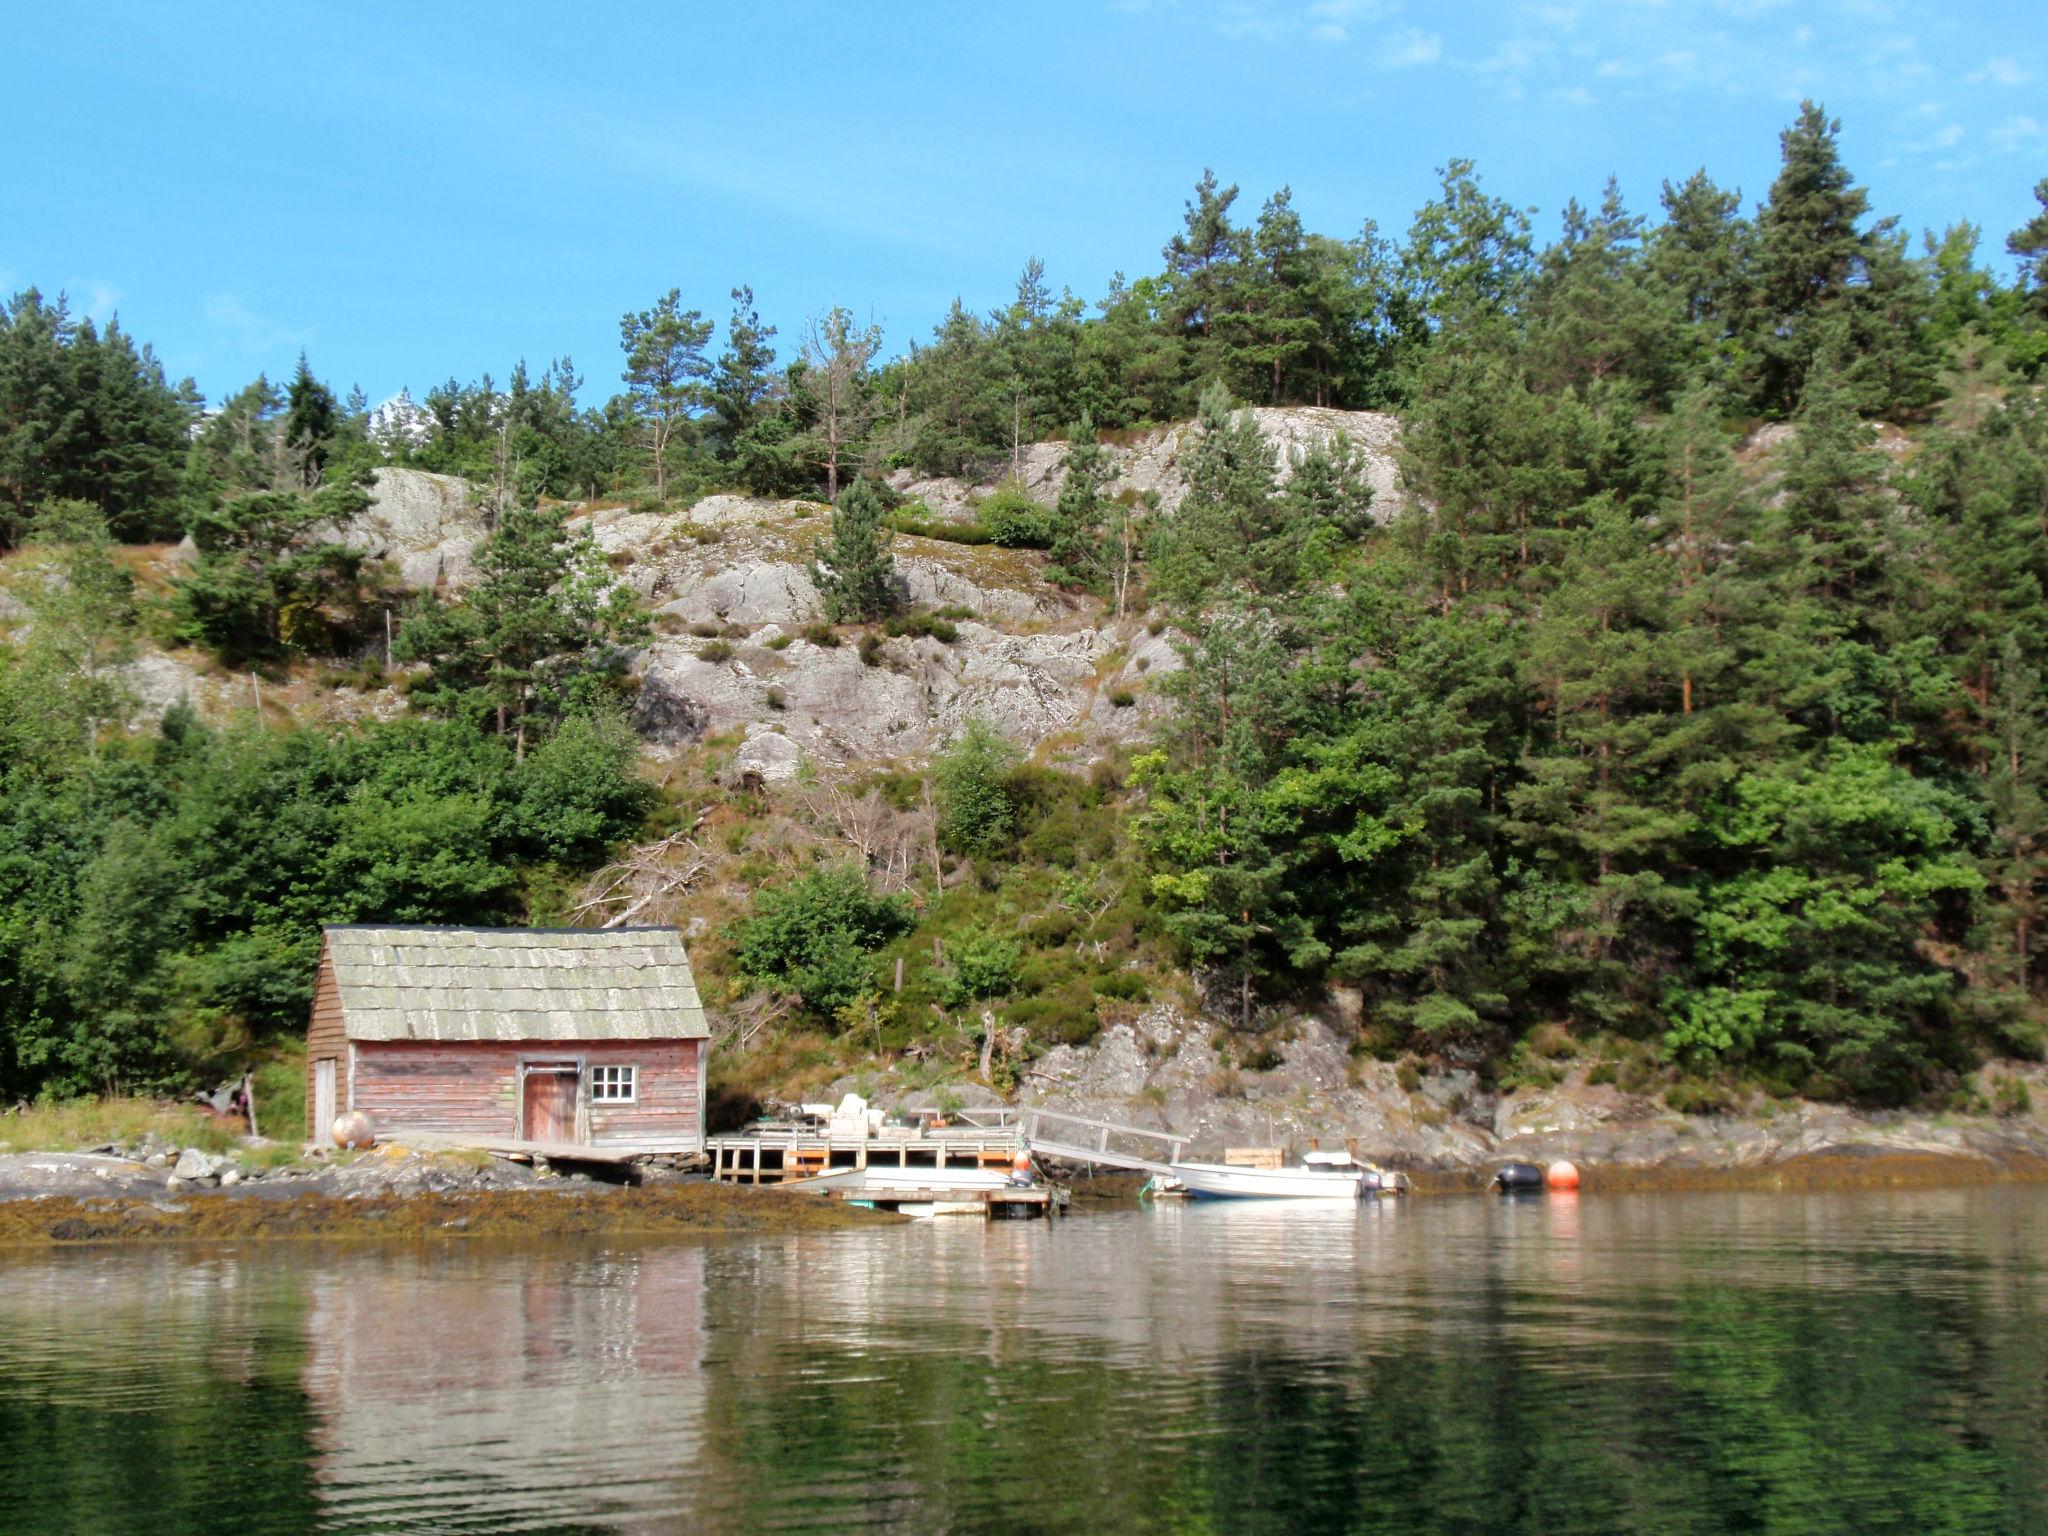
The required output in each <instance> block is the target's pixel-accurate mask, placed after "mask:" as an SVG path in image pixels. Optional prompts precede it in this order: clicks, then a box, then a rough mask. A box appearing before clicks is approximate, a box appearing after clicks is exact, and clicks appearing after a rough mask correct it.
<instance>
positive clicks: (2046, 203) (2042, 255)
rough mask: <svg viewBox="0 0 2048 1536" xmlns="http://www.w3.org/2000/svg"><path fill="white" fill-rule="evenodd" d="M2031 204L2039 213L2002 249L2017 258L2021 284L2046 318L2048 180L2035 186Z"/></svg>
mask: <svg viewBox="0 0 2048 1536" xmlns="http://www.w3.org/2000/svg"><path fill="white" fill-rule="evenodd" d="M2034 201H2035V202H2037V203H2039V204H2040V205H2041V211H2040V212H2039V213H2037V214H2035V215H2034V216H2033V217H2032V218H2031V219H2029V220H2027V222H2026V223H2024V224H2022V225H2021V226H2020V227H2019V228H2018V229H2016V230H2014V231H2013V232H2012V233H2011V234H2009V235H2007V236H2006V237H2005V248H2006V250H2007V251H2008V252H2009V253H2010V254H2012V255H2014V256H2017V257H2018V258H2019V262H2020V283H2021V285H2022V286H2023V287H2025V288H2026V290H2027V292H2028V294H2029V295H2030V296H2031V298H2032V301H2033V303H2034V305H2035V307H2036V308H2037V309H2038V310H2040V311H2042V312H2043V313H2044V314H2048V176H2044V177H2042V178H2041V179H2040V180H2039V181H2037V182H2036V183H2034Z"/></svg>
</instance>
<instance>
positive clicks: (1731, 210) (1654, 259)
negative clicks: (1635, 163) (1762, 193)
mask: <svg viewBox="0 0 2048 1536" xmlns="http://www.w3.org/2000/svg"><path fill="white" fill-rule="evenodd" d="M1663 203H1664V222H1663V223H1662V224H1661V225H1659V226H1658V228H1657V232H1656V234H1655V235H1654V236H1652V238H1651V241H1650V270H1651V272H1652V273H1654V274H1655V276H1656V278H1657V280H1658V282H1660V283H1661V284H1662V285H1663V286H1664V288H1665V290H1666V291H1667V292H1668V293H1670V294H1671V296H1672V297H1673V298H1674V299H1675V300H1676V301H1677V305H1678V310H1679V316H1680V318H1681V319H1682V320H1683V321H1684V322H1685V323H1686V324H1687V325H1689V326H1694V327H1698V328H1699V329H1701V330H1702V331H1704V332H1705V333H1706V336H1707V339H1708V340H1709V341H1712V340H1715V339H1718V338H1719V337H1721V336H1723V335H1725V334H1726V333H1727V332H1728V331H1729V330H1730V329H1731V328H1732V327H1733V326H1734V325H1735V324H1737V323H1738V322H1739V321H1740V319H1741V316H1742V312H1743V309H1744V307H1745V305H1746V303H1747V293H1746V290H1747V287H1748V282H1749V271H1748V268H1749V261H1750V254H1751V246H1752V240H1753V237H1754V234H1755V231H1754V230H1753V229H1752V227H1751V226H1750V224H1749V222H1748V221H1747V220H1746V219H1744V218H1743V217H1742V192H1741V189H1740V188H1737V189H1736V190H1734V191H1723V190H1722V189H1721V188H1720V187H1718V186H1716V185H1715V184H1714V182H1713V180H1712V178H1711V177H1709V176H1708V175H1707V173H1706V170H1705V168H1704V167H1702V168H1701V169H1699V170H1697V171H1694V172H1693V173H1692V175H1690V176H1688V177H1687V178H1686V179H1685V181H1684V183H1683V184H1682V185H1680V186H1675V187H1674V186H1673V185H1672V184H1671V183H1670V182H1668V181H1667V182H1665V183H1664V195H1663Z"/></svg>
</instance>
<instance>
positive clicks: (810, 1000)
mask: <svg viewBox="0 0 2048 1536" xmlns="http://www.w3.org/2000/svg"><path fill="white" fill-rule="evenodd" d="M910 921H911V918H910V910H909V905H908V903H906V902H905V901H904V900H903V899H902V898H900V897H885V896H875V895H872V894H871V893H870V892H869V890H868V887H867V880H866V878H865V877H864V876H863V875H862V873H861V872H860V870H859V869H857V868H855V867H854V866H852V865H850V864H828V865H823V866H821V867H819V868H816V869H812V870H810V871H808V872H806V873H805V874H803V875H801V876H799V877H798V878H796V879H794V880H791V881H789V882H787V883H785V884H783V885H779V886H775V887H771V888H769V889H766V890H763V891H762V892H760V894H759V895H758V896H757V897H756V898H755V901H754V912H753V915H752V916H750V917H747V918H744V919H742V920H741V921H740V922H739V923H738V924H737V925H736V926H735V927H734V929H733V935H732V937H733V954H734V959H735V961H736V962H737V963H738V966H739V969H740V971H741V973H742V974H743V975H745V976H747V977H750V978H751V979H753V980H754V981H755V982H757V983H758V984H760V985H762V986H777V987H784V988H787V989H788V990H790V991H792V992H795V993H796V994H797V995H798V996H799V997H801V998H802V999H803V1001H804V1006H805V1007H807V1008H809V1009H810V1010H811V1011H812V1012H813V1013H816V1014H818V1015H819V1016H821V1017H824V1018H834V1017H836V1016H837V1015H838V1014H839V1012H840V1010H841V1009H843V1008H845V1007H847V1006H848V1005H849V1004H851V1003H853V1002H855V1001H856V1000H857V999H858V998H860V997H862V996H864V995H866V994H868V993H871V992H873V991H874V990H875V977H874V966H873V963H872V961H871V959H870V958H869V957H870V954H871V952H872V951H873V950H875V949H877V948H879V947H880V946H881V945H883V944H885V943H887V942H888V941H889V940H890V939H891V938H893V937H894V936H895V935H896V934H898V933H900V932H902V931H903V930H904V929H905V928H907V927H909V926H910Z"/></svg>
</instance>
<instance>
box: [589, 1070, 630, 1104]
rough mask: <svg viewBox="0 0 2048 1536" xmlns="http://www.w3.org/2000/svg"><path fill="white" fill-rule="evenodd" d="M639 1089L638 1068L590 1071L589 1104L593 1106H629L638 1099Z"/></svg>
mask: <svg viewBox="0 0 2048 1536" xmlns="http://www.w3.org/2000/svg"><path fill="white" fill-rule="evenodd" d="M639 1087H640V1069H639V1068H638V1067H592V1068H591V1069H590V1102H591V1103H593V1104H631V1103H632V1102H633V1100H634V1099H635V1098H636V1097H638V1094H639Z"/></svg>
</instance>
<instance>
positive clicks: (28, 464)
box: [0, 288, 196, 544]
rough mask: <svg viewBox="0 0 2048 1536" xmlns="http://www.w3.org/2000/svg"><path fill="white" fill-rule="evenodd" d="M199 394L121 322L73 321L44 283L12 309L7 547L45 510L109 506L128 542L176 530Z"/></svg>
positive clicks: (7, 324) (2, 321) (3, 369)
mask: <svg viewBox="0 0 2048 1536" xmlns="http://www.w3.org/2000/svg"><path fill="white" fill-rule="evenodd" d="M195 397H196V391H195V389H194V388H193V386H192V385H191V382H190V381H189V380H187V381H185V382H184V383H183V384H181V385H179V386H177V387H176V388H173V387H172V386H171V385H170V384H168V383H167V382H166V381H165V378H164V372H163V368H162V365H161V364H159V363H158V362H157V359H156V356H155V354H154V353H153V352H151V351H150V349H149V348H148V347H146V346H145V347H142V348H139V349H138V348H137V347H136V345H135V343H134V342H133V341H132V340H130V338H129V337H128V335H127V333H126V332H124V331H123V330H122V329H121V326H120V322H119V321H118V320H110V321H109V322H108V323H107V326H106V328H105V330H104V331H101V330H100V329H99V328H98V327H96V326H94V325H93V323H92V322H91V321H90V320H73V319H72V318H71V315H70V312H69V310H68V308H67V307H66V305H65V302H64V300H63V298H62V297H61V296H60V297H59V299H58V300H57V302H56V303H54V304H50V303H46V302H45V301H44V300H43V297H42V295H41V294H40V293H38V292H37V291H36V290H35V289H33V288H30V289H26V290H24V291H23V292H21V293H18V294H16V295H14V297H13V298H12V299H11V300H9V301H8V303H7V304H6V305H5V306H4V307H0V544H7V543H12V542H13V541H14V540H15V539H17V538H19V537H20V535H21V533H22V532H23V530H24V529H26V527H27V526H28V523H29V521H30V520H31V518H32V516H33V513H34V509H35V508H36V507H38V506H40V505H41V504H43V503H44V502H47V501H54V500H61V499H70V500H76V501H86V502H90V503H92V504H93V505H94V506H96V507H98V508H99V509H100V510H101V511H102V512H103V513H104V514H105V515H106V519H107V525H108V527H109V528H110V529H111V530H112V532H113V533H114V535H115V536H116V537H117V538H133V539H159V538H165V537H173V538H174V537H176V532H177V528H178V524H179V521H180V518H181V515H182V512H183V507H182V504H181V499H180V496H179V481H180V479H181V475H182V471H183V467H184V462H185V454H186V430H187V428H188V427H189V426H190V424H191V421H192V416H193V401H194V399H195Z"/></svg>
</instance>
